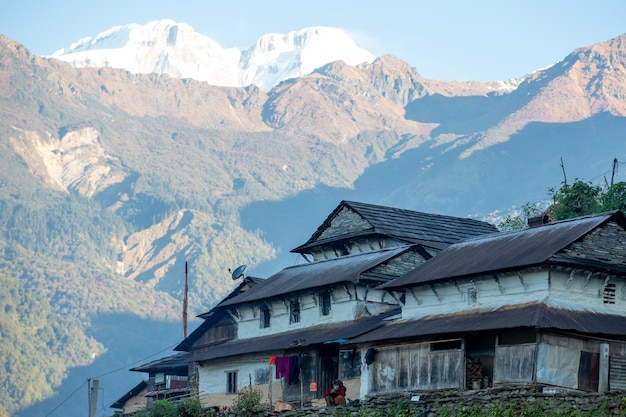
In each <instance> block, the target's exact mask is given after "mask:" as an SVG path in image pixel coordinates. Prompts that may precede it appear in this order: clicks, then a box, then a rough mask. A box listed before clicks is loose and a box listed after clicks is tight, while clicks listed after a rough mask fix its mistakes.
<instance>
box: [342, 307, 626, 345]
mask: <svg viewBox="0 0 626 417" xmlns="http://www.w3.org/2000/svg"><path fill="white" fill-rule="evenodd" d="M521 327H527V328H535V329H546V330H548V329H552V330H563V331H572V332H579V333H583V334H595V335H610V336H620V337H626V316H618V315H613V314H606V313H600V312H594V311H583V310H574V309H571V308H569V307H566V306H558V305H549V304H546V303H542V302H537V303H528V304H521V305H513V306H503V307H500V308H496V309H491V310H472V311H464V312H459V313H453V314H441V315H436V316H428V317H423V318H421V319H416V320H398V321H395V322H391V321H390V322H386V323H384V325H383V326H381V327H379V328H377V329H374V330H373V331H371V332H369V333H366V334H364V335H362V336H359V337H356V338H354V339H352V340H350V341H349V343H368V342H381V341H386V340H394V339H402V338H406V337H420V336H423V337H424V338H426V339H427V338H428V337H433V336H435V335H443V334H448V335H450V334H455V333H458V334H462V333H468V332H478V331H486V330H503V329H513V328H521Z"/></svg>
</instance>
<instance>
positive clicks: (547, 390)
mask: <svg viewBox="0 0 626 417" xmlns="http://www.w3.org/2000/svg"><path fill="white" fill-rule="evenodd" d="M298 406H299V404H298V405H296V406H295V407H294V409H293V410H288V411H280V412H277V411H266V412H263V413H260V414H259V415H258V416H259V417H260V416H263V417H277V416H281V417H314V416H333V417H525V416H528V417H557V416H558V417H609V416H610V417H617V416H626V392H612V393H608V394H603V395H600V394H597V393H586V392H580V391H566V390H561V389H559V388H551V387H546V386H543V387H542V386H534V385H533V386H524V387H499V388H490V389H483V390H475V391H436V392H428V393H420V394H410V393H406V394H394V395H386V396H377V397H374V398H369V399H367V400H366V401H363V402H360V403H356V404H354V403H352V404H349V405H347V406H345V407H324V406H322V407H320V406H311V405H310V404H309V406H305V407H304V408H299V407H298ZM227 417H238V414H237V413H234V412H232V413H229V415H228V416H227Z"/></svg>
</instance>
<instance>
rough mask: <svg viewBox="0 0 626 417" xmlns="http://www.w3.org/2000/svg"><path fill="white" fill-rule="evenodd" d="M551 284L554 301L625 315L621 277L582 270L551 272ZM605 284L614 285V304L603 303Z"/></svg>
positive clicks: (624, 286)
mask: <svg viewBox="0 0 626 417" xmlns="http://www.w3.org/2000/svg"><path fill="white" fill-rule="evenodd" d="M551 282H552V285H551V288H550V294H551V296H552V298H553V299H554V300H560V301H563V302H565V303H571V304H576V305H580V306H584V307H586V308H588V309H589V310H592V311H596V312H601V313H606V314H620V315H626V280H624V278H622V277H616V276H609V275H606V274H598V273H589V272H587V271H583V270H573V271H567V270H556V271H553V272H552V276H551ZM607 284H614V285H615V301H614V304H611V303H605V302H604V298H603V290H604V288H605V286H606V285H607Z"/></svg>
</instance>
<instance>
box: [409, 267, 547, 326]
mask: <svg viewBox="0 0 626 417" xmlns="http://www.w3.org/2000/svg"><path fill="white" fill-rule="evenodd" d="M548 283H549V280H548V273H547V271H541V270H539V271H527V272H524V273H522V274H521V277H520V275H518V274H499V275H497V279H496V278H494V276H481V277H477V278H474V279H472V280H470V279H464V280H461V279H459V280H457V281H445V282H440V283H435V284H433V285H432V286H431V285H423V286H420V287H415V288H410V289H408V290H407V291H406V302H405V305H404V307H403V308H402V318H403V319H410V318H420V317H424V316H428V315H433V314H451V313H456V312H460V311H467V310H475V309H480V308H485V309H487V308H489V309H493V308H498V307H501V306H504V305H511V304H522V303H527V302H530V301H536V300H542V299H544V298H545V297H547V296H548V295H549V286H548ZM470 289H471V290H475V292H476V301H475V302H474V301H473V300H470V297H469V294H470Z"/></svg>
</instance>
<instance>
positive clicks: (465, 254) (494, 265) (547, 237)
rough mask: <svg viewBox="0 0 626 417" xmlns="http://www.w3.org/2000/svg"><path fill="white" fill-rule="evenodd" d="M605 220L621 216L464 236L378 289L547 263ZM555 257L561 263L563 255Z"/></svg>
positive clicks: (566, 221)
mask: <svg viewBox="0 0 626 417" xmlns="http://www.w3.org/2000/svg"><path fill="white" fill-rule="evenodd" d="M608 221H617V222H618V223H620V224H621V225H622V226H623V225H624V215H623V214H622V213H621V212H619V211H618V212H608V213H602V214H597V215H591V216H585V217H578V218H575V219H570V220H564V221H560V222H556V223H549V224H546V225H543V226H540V227H534V228H530V229H524V230H519V231H514V232H507V233H497V234H490V235H485V236H481V237H476V238H472V239H466V240H463V241H461V242H458V243H455V244H453V245H451V246H449V247H448V248H446V249H444V250H443V251H441V252H439V253H438V254H437V255H436V256H434V257H433V258H432V259H429V260H428V261H427V262H424V263H423V264H421V265H420V266H418V267H417V268H415V269H414V270H412V271H410V272H408V273H406V274H405V275H403V276H401V277H400V278H397V279H395V280H393V281H390V282H388V283H385V284H382V285H381V286H380V287H379V288H384V289H392V288H400V287H406V286H411V285H418V284H423V283H429V282H434V281H439V280H444V279H449V278H456V277H461V276H471V275H478V274H484V273H488V272H495V271H502V270H511V269H515V268H521V267H528V266H532V265H538V264H542V263H546V262H548V261H550V260H551V257H553V256H554V255H555V254H557V252H559V251H560V250H562V249H563V248H565V247H567V246H568V245H570V244H572V243H573V242H575V241H577V240H579V239H581V238H582V237H584V236H585V235H586V234H588V233H589V232H591V231H592V230H594V229H596V228H597V227H599V226H601V225H603V224H604V223H606V222H608ZM554 260H555V261H556V260H557V258H554ZM558 260H559V261H561V262H563V259H562V258H560V259H558Z"/></svg>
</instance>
